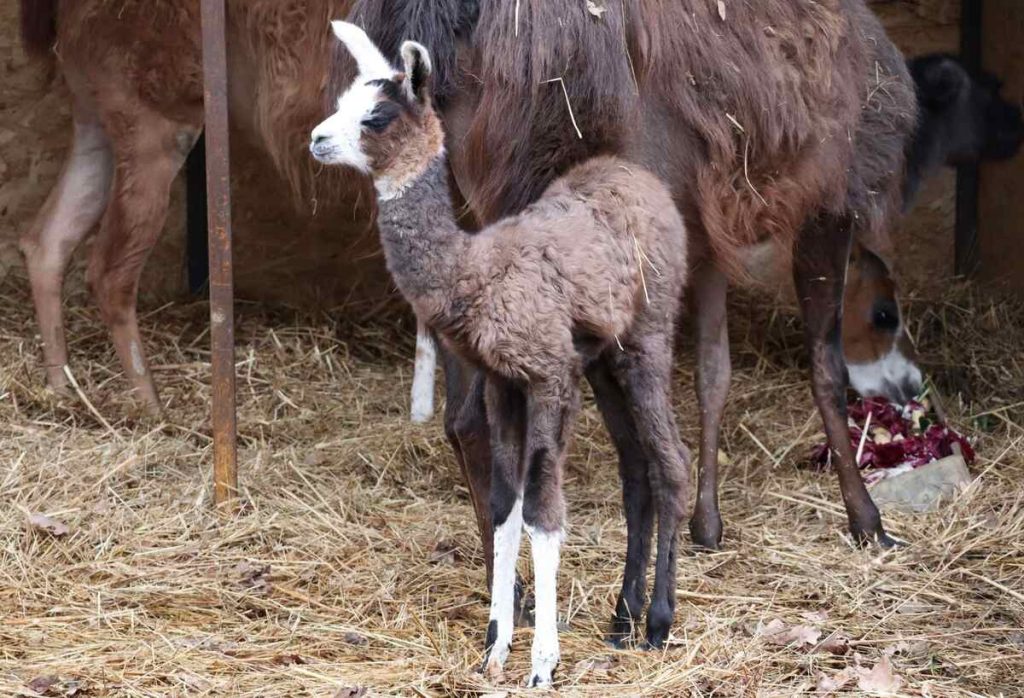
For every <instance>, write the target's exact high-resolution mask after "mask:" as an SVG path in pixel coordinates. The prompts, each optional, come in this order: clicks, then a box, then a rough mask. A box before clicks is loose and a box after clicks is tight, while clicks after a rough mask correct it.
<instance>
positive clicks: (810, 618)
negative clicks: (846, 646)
mask: <svg viewBox="0 0 1024 698" xmlns="http://www.w3.org/2000/svg"><path fill="white" fill-rule="evenodd" d="M800 617H801V618H803V619H804V620H805V621H807V622H808V623H824V622H825V621H827V620H828V611H805V612H803V613H801V614H800Z"/></svg>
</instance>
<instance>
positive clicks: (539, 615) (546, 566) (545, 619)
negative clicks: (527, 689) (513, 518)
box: [526, 526, 563, 686]
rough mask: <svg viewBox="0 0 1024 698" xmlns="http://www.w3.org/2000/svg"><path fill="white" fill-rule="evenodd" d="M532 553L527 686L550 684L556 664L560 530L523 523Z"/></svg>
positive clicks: (561, 535) (557, 656)
mask: <svg viewBox="0 0 1024 698" xmlns="http://www.w3.org/2000/svg"><path fill="white" fill-rule="evenodd" d="M526 531H527V533H529V534H530V549H531V552H532V554H533V579H534V596H535V599H536V605H535V606H534V621H535V623H534V627H535V630H534V635H533V648H532V651H531V658H532V664H533V669H532V670H531V672H530V686H550V685H551V680H552V674H553V673H554V671H555V667H556V666H557V665H558V659H559V655H560V653H559V648H558V563H559V552H560V547H561V545H562V538H563V534H562V532H561V531H554V532H549V531H541V530H539V529H536V528H534V527H533V526H527V527H526Z"/></svg>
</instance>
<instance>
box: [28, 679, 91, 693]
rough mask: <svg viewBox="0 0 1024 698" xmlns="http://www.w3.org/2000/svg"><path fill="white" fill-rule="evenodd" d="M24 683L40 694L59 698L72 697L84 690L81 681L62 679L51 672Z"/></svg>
mask: <svg viewBox="0 0 1024 698" xmlns="http://www.w3.org/2000/svg"><path fill="white" fill-rule="evenodd" d="M26 685H27V686H28V687H29V688H30V689H31V690H32V691H33V692H35V693H38V694H39V695H41V696H60V697H61V698H74V697H75V696H80V695H82V694H83V691H84V690H85V688H84V687H83V685H82V682H81V681H76V680H74V679H62V678H61V677H59V676H55V675H53V674H47V675H45V676H38V677H36V678H34V679H32V680H31V681H29V682H28V684H26Z"/></svg>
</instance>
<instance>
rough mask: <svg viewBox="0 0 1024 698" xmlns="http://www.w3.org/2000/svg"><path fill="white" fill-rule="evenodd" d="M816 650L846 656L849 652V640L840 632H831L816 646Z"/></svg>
mask: <svg viewBox="0 0 1024 698" xmlns="http://www.w3.org/2000/svg"><path fill="white" fill-rule="evenodd" d="M818 649H820V650H821V651H823V652H828V653H829V654H840V655H842V654H846V653H847V652H849V651H850V638H848V637H847V636H846V635H844V634H843V633H840V632H833V633H831V634H830V635H829V636H828V637H826V638H825V639H824V640H822V641H821V644H820V645H818Z"/></svg>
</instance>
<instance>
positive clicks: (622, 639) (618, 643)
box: [604, 621, 636, 650]
mask: <svg viewBox="0 0 1024 698" xmlns="http://www.w3.org/2000/svg"><path fill="white" fill-rule="evenodd" d="M611 627H612V630H611V632H609V634H608V637H607V638H605V640H604V644H605V645H607V646H608V647H610V648H611V649H613V650H631V649H633V647H634V646H635V645H636V642H634V640H633V630H632V628H631V629H630V630H628V631H625V632H624V631H622V630H620V629H618V628H617V626H616V625H615V622H614V621H612V624H611Z"/></svg>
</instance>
